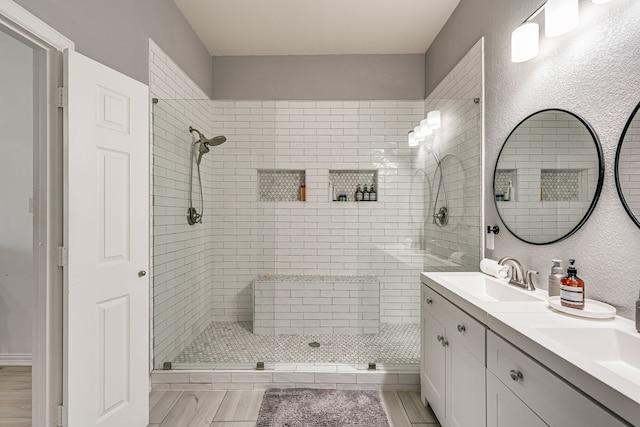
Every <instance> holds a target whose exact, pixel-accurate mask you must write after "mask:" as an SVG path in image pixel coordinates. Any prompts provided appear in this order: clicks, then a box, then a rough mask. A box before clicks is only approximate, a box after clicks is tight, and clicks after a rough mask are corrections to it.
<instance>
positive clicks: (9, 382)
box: [0, 366, 31, 427]
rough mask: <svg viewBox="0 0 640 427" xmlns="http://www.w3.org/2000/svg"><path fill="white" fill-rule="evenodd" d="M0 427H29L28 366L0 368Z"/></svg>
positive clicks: (29, 374) (29, 392)
mask: <svg viewBox="0 0 640 427" xmlns="http://www.w3.org/2000/svg"><path fill="white" fill-rule="evenodd" d="M0 427H31V367H30V366H0Z"/></svg>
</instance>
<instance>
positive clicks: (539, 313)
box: [421, 272, 640, 425]
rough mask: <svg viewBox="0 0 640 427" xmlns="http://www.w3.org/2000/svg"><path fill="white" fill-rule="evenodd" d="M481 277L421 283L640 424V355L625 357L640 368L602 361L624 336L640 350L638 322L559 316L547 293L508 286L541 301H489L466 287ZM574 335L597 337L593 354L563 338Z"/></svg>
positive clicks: (454, 275)
mask: <svg viewBox="0 0 640 427" xmlns="http://www.w3.org/2000/svg"><path fill="white" fill-rule="evenodd" d="M479 275H482V276H484V277H489V276H486V275H483V274H482V273H477V272H474V273H459V272H451V273H441V272H438V273H422V274H421V281H422V282H423V283H425V284H427V285H429V286H430V287H431V288H432V289H433V290H435V291H436V292H438V293H439V294H441V295H442V296H444V297H445V298H447V299H448V300H449V301H451V302H452V303H454V304H455V305H457V306H458V307H460V308H461V309H463V310H464V311H466V312H467V313H469V314H470V315H472V316H473V317H475V318H476V319H478V320H479V321H481V322H482V323H484V324H486V325H487V327H488V328H489V329H491V330H492V331H494V332H495V333H497V334H498V335H500V336H502V337H503V338H505V339H506V340H507V341H509V342H511V343H512V344H513V345H515V346H516V347H518V348H520V349H521V350H522V351H523V352H524V353H526V354H528V355H529V356H530V357H532V358H533V359H535V360H537V361H538V362H539V363H540V364H542V365H543V366H546V367H547V368H548V369H550V370H551V371H553V372H555V373H556V374H557V375H559V376H560V377H562V378H564V379H565V380H566V381H568V382H570V383H572V384H573V385H574V386H576V387H577V388H579V389H580V390H581V391H582V392H583V393H585V394H587V395H589V396H590V397H591V398H593V399H594V400H595V401H597V402H599V403H600V404H601V405H603V406H605V407H606V408H608V409H609V410H611V411H612V412H614V413H616V414H618V416H620V417H621V418H623V419H625V420H627V421H628V422H630V423H632V424H633V425H640V370H639V369H637V368H636V367H637V366H640V352H637V353H636V352H635V351H634V354H626V355H624V357H626V358H627V360H638V364H636V367H634V366H632V365H627V364H625V363H620V362H611V363H609V362H606V361H603V359H606V355H605V353H607V351H608V350H612V351H613V350H614V349H611V347H612V346H613V347H615V346H616V345H617V340H618V339H619V338H625V339H626V341H628V342H630V343H631V344H632V345H633V346H632V347H633V349H634V350H635V349H636V348H640V347H635V343H636V341H635V340H636V338H637V339H638V341H637V342H638V344H639V345H640V334H638V333H637V332H636V331H635V325H634V324H633V322H631V321H630V320H628V319H624V318H622V317H619V316H616V317H615V318H612V319H586V318H581V317H576V316H573V315H569V314H564V313H560V312H558V311H555V310H553V309H551V308H550V307H549V305H548V304H547V301H546V298H547V296H548V294H547V292H546V291H543V290H536V291H534V292H531V291H525V290H520V289H518V288H516V287H514V286H512V285H508V284H505V286H510V287H513V288H514V289H515V290H517V291H519V292H523V293H526V294H529V295H534V296H535V297H537V298H539V301H487V300H486V299H483V298H481V297H478V296H476V295H474V294H473V293H472V292H468V291H467V290H466V289H465V287H464V285H461V283H462V282H464V281H465V279H471V278H472V277H473V276H475V277H478V276H479ZM496 280H497V279H496ZM498 282H499V281H498ZM567 329H571V331H567ZM612 330H613V331H616V332H615V333H612ZM572 331H576V332H578V333H581V334H586V336H587V337H590V336H593V339H594V341H592V342H591V344H590V345H591V348H590V349H589V350H588V351H585V350H584V349H581V348H580V349H579V348H573V347H572V345H571V343H570V342H567V340H563V339H562V337H563V334H565V333H567V332H572ZM555 332H558V333H557V334H556V333H555ZM625 335H626V336H625ZM598 337H603V338H602V342H598V341H597V340H598V339H600V338H598ZM604 341H606V342H604ZM581 342H584V340H583V341H581ZM596 358H598V360H596Z"/></svg>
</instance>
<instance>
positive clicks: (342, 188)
mask: <svg viewBox="0 0 640 427" xmlns="http://www.w3.org/2000/svg"><path fill="white" fill-rule="evenodd" d="M365 185H366V186H367V188H368V189H370V188H371V186H372V185H373V186H374V187H375V190H376V192H378V195H377V197H376V199H378V198H379V196H380V195H379V187H378V171H377V170H375V169H372V170H370V169H356V170H343V169H332V170H329V188H330V190H329V191H330V192H331V193H333V194H330V197H331V199H332V200H333V201H334V202H336V201H339V200H338V197H339V195H340V194H344V195H346V196H347V200H346V201H347V202H355V201H356V199H355V194H356V189H357V188H358V186H360V187H361V188H363V187H364V186H365ZM343 201H344V200H343ZM376 201H377V200H376Z"/></svg>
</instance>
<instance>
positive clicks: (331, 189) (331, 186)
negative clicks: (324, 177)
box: [328, 181, 336, 202]
mask: <svg viewBox="0 0 640 427" xmlns="http://www.w3.org/2000/svg"><path fill="white" fill-rule="evenodd" d="M335 200H336V198H335V196H334V194H333V182H331V181H329V200H328V201H329V202H334V201H335Z"/></svg>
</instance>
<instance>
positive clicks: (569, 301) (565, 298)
mask: <svg viewBox="0 0 640 427" xmlns="http://www.w3.org/2000/svg"><path fill="white" fill-rule="evenodd" d="M575 262H576V260H575V259H570V260H569V268H567V275H566V276H565V277H563V278H562V281H561V282H562V285H561V286H560V303H561V304H562V305H563V306H565V307H570V308H575V309H578V310H582V309H584V280H582V279H581V278H579V277H578V270H577V269H576V267H575V266H574V265H573V264H574V263H575Z"/></svg>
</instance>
